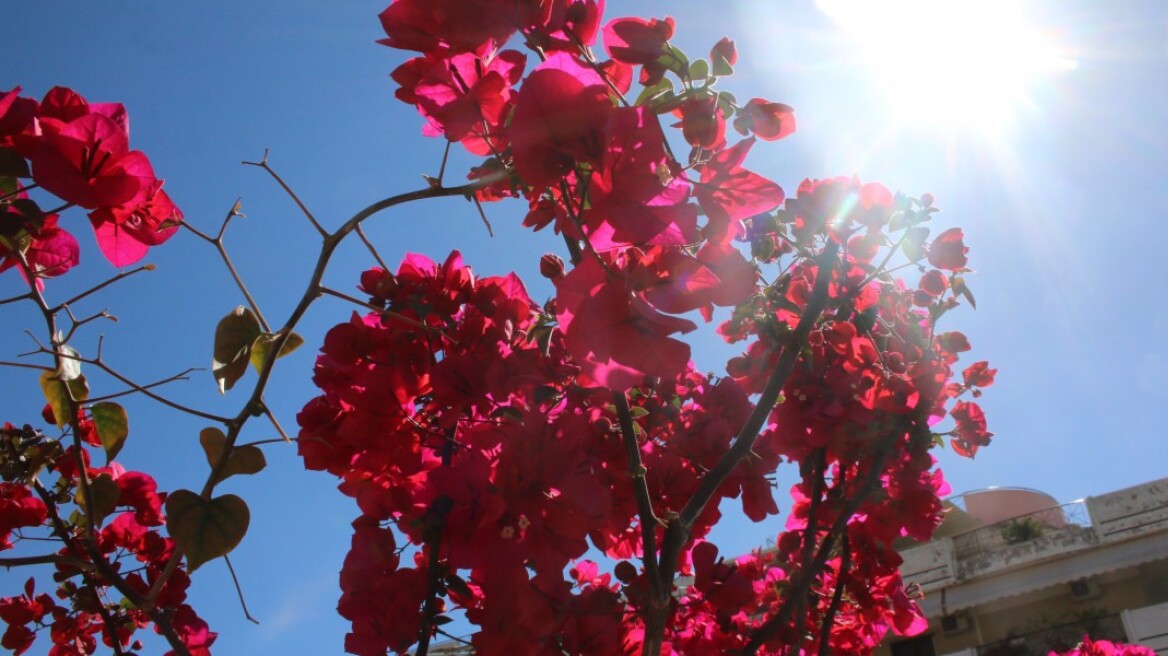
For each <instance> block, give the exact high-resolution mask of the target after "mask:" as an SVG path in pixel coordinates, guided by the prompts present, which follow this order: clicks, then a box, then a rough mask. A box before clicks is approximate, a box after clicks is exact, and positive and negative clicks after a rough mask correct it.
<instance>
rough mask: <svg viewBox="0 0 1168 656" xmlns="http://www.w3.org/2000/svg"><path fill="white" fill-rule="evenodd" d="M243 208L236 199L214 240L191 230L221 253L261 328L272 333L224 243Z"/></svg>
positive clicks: (228, 270) (220, 255) (224, 263)
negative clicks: (228, 229) (229, 226)
mask: <svg viewBox="0 0 1168 656" xmlns="http://www.w3.org/2000/svg"><path fill="white" fill-rule="evenodd" d="M241 207H242V201H241V200H240V199H238V198H237V199H235V204H234V205H232V206H231V209H230V210H228V211H227V216H225V217H224V218H223V224H222V225H221V226H220V227H219V234H218V235H216V236H215V237H214V238H213V239H212V238H208V237H207V236H206V235H204V234H203V233H201V232H198V231H197V230H194V228H191V230H192V231H194V232H195V234H197V235H200V236H202V237H203V238H204V239H206V240H207V241H209V242H210V244H211V245H212V246H214V247H215V250H216V251H218V252H219V258H220V259H222V260H223V265H224V266H226V267H227V272H228V273H230V274H231V278H232V279H233V280H234V281H235V286H236V287H238V288H239V291H240V292H242V293H243V298H244V299H246V300H247V306H248V307H250V308H251V311H252V312H254V313H255V315H256V318H257V319H259V321H260V326H262V327H263V329H264V332H266V333H270V332H272V328H271V326H269V325H268V320H267V319H265V318H264V313H263V312H261V311H260V306H259V303H256V301H255V299H254V298H252V295H251V291H249V290H248V288H247V285H246V284H244V282H243V278H242V277H240V275H239V272H238V271H237V270H236V269H235V263H234V262H232V261H231V256H230V255H228V254H227V246H226V245H225V244H224V241H223V240H224V238H225V237H226V235H227V225H228V224H229V223H231V219H233V218H235V217H237V216H243V212H241V211H240V208H241Z"/></svg>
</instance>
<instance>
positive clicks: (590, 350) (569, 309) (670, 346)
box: [555, 258, 696, 392]
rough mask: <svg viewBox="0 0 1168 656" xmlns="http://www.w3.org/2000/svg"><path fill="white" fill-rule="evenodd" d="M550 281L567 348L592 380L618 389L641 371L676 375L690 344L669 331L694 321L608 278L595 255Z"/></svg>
mask: <svg viewBox="0 0 1168 656" xmlns="http://www.w3.org/2000/svg"><path fill="white" fill-rule="evenodd" d="M555 285H556V290H557V295H556V308H557V314H556V318H557V319H558V321H559V323H560V327H561V329H563V331H564V335H565V340H566V344H567V347H568V351H569V352H570V353H571V354H572V357H573V358H574V359H575V360H576V363H577V364H578V365H579V366H580V367H581V368H582V369H583V371H584V373H585V374H586V375H587V376H588V377H589V378H591V379H592V381H593V382H594V383H596V384H597V385H602V386H605V387H611V388H612V389H613V390H616V391H621V392H623V391H626V390H628V389H629V388H630V387H633V386H635V385H639V384H641V382H642V381H643V380H644V379H645V376H660V377H663V378H669V377H672V376H675V375H677V373H678V372H680V371H682V370H683V369H684V368H685V366H686V364H687V363H688V362H689V345H688V344H686V343H684V342H681V341H678V340H676V339H673V338H671V337H669V335H672V334H674V333H679V332H680V333H687V332H689V331H691V330H693V329H694V328H696V326H694V324H693V322H691V321H687V320H685V319H679V318H677V317H670V316H667V315H664V314H661V313H660V312H658V311H657V310H655V309H653V307H652V306H650V305H649V304H648V303H646V302H645V301H643V300H641V299H640V298H637V297H636V296H634V295H633V293H632V290H631V289H630V288H629V287H628V284H627V283H626V282H624V281H623V280H619V279H618V280H616V281H611V280H609V279H608V275H607V273H606V272H605V270H604V269H603V268H601V266H600V263H598V262H597V261H596V260H595V258H588V259H585V260H584V261H583V262H582V263H581V264H580V265H579V266H577V267H576V268H575V269H572V271H571V272H570V273H568V275H566V276H564V277H563V278H560V279H559V280H556V281H555Z"/></svg>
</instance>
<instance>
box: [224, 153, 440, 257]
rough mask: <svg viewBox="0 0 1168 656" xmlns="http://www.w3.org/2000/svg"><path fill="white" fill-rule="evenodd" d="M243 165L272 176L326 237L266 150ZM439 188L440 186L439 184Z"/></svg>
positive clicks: (317, 230) (319, 232) (320, 233)
mask: <svg viewBox="0 0 1168 656" xmlns="http://www.w3.org/2000/svg"><path fill="white" fill-rule="evenodd" d="M243 164H244V165H246V166H258V167H259V168H261V169H263V170H265V171H267V172H268V175H270V176H272V178H273V179H274V180H275V181H276V182H277V183H278V184H279V185H280V186H281V187H283V188H284V191H285V192H286V193H287V194H288V195H289V196H290V197H291V198H292V200H293V202H295V203H296V206H297V207H299V208H300V211H301V212H302V213H303V214H304V216H305V217H307V218H308V221H309V222H310V223H311V224H312V227H314V228H316V232H317V233H318V234H319V235H320V236H321V237H322V238H323V237H327V236H328V231H326V230H325V229H324V228H322V227H321V226H320V222H319V221H317V220H316V217H315V216H313V215H312V212H310V211H309V210H308V207H307V206H306V205H305V204H304V202H303V201H301V200H300V197H299V196H297V195H296V192H295V191H292V187H289V186H288V183H286V182H284V178H281V177H280V174H279V173H276V171H275V170H274V169H273V168H272V167H271V166H270V165H269V164H268V149H267V148H265V149H264V158H263V159H262V160H260V161H258V162H243ZM439 186H441V184H439Z"/></svg>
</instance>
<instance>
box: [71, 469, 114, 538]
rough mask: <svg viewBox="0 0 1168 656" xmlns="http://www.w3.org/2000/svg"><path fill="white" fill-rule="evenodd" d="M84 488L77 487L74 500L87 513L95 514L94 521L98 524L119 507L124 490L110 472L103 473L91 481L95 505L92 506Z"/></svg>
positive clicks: (90, 486) (91, 492)
mask: <svg viewBox="0 0 1168 656" xmlns="http://www.w3.org/2000/svg"><path fill="white" fill-rule="evenodd" d="M82 490H83V488H81V487H80V486H78V487H77V492H76V493H74V495H73V500H74V501H76V502H77V505H79V506H81V507H82V508H84V509H85V511H86V514H87V515H93V521H94V522H95V526H96V525H100V524H101V520H103V519H105V518H106V517H107V516H109V514H110V513H112V512H113V511H114V508H117V507H118V499H119V498H121V496H122V491H121V490H120V489H119V488H118V484H117V483H116V482H114V479H113V478H112V477H110V475H109V474H101V475H99V476H97V477H96V478H94V479H93V480H91V481H89V493H90V496H92V497H93V505H92V506H90V503H89V499H87V498H86V497H85V494H84V493H83V491H82Z"/></svg>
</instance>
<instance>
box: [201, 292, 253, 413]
mask: <svg viewBox="0 0 1168 656" xmlns="http://www.w3.org/2000/svg"><path fill="white" fill-rule="evenodd" d="M261 334H263V330H262V329H261V328H260V321H259V319H257V318H256V315H255V313H254V312H252V311H251V310H249V309H247V308H245V307H243V306H242V305H240V306H239V307H237V308H235V309H234V310H232V311H231V312H230V313H228V315H227V316H225V317H223V318H222V319H220V320H219V325H218V326H216V327H215V354H214V356H213V358H212V360H211V373H212V374H214V375H215V380H216V381H218V383H219V393H220V394H224V393H226V392H227V390H229V389H231V388H232V387H234V386H235V383H236V381H238V380H239V379H240V378H241V377H243V374H244V372H246V371H247V363H248V360H249V357H250V354H251V345H252V344H253V343H254V342H255V340H256V337H259V336H260V335H261Z"/></svg>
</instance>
